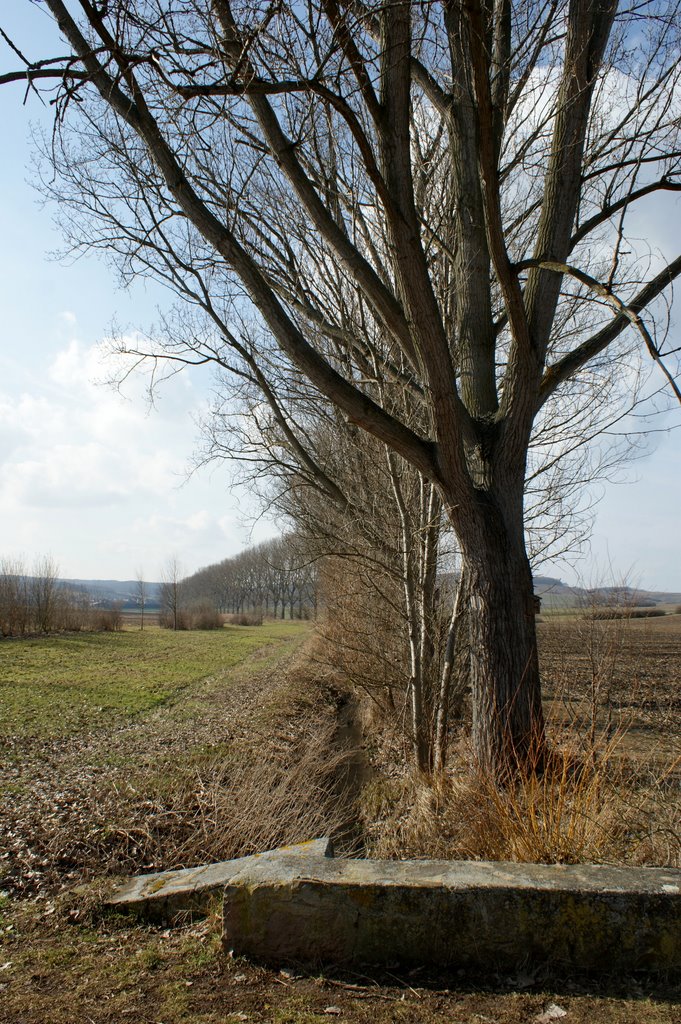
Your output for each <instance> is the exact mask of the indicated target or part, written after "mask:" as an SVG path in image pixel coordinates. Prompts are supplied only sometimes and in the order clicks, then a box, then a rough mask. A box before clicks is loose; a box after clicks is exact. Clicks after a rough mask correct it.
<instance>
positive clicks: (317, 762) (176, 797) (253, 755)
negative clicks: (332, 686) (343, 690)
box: [147, 679, 352, 864]
mask: <svg viewBox="0 0 681 1024" xmlns="http://www.w3.org/2000/svg"><path fill="white" fill-rule="evenodd" d="M336 730H337V722H336V716H335V701H334V698H333V694H331V693H329V692H325V693H320V691H319V690H318V689H317V688H315V687H314V686H313V684H311V683H307V684H301V681H300V680H299V679H298V680H297V681H296V685H295V688H294V687H293V685H292V684H291V683H289V685H288V686H286V687H283V688H280V689H278V690H277V692H276V694H275V695H274V697H273V698H272V699H271V700H270V701H269V702H267V703H266V704H265V706H264V707H262V708H261V709H260V711H259V713H258V715H257V717H256V718H255V719H254V720H253V721H252V722H251V723H250V724H249V729H248V732H247V733H246V734H245V735H243V736H242V737H240V738H239V739H238V740H237V742H235V743H232V745H231V746H230V748H229V749H228V750H226V751H220V752H218V753H214V752H211V753H209V754H208V755H206V756H201V755H198V756H197V755H195V756H194V757H193V758H192V759H191V760H190V761H188V763H187V764H185V765H183V766H181V767H180V768H179V770H177V771H176V772H174V774H173V776H172V778H171V779H165V778H163V777H160V778H159V780H158V788H157V789H156V790H155V791H154V790H153V787H152V792H151V796H150V798H151V800H152V801H153V802H154V803H156V805H157V806H159V807H161V806H162V807H164V808H165V813H166V817H167V818H168V819H169V821H170V827H169V828H167V829H166V833H165V841H166V842H169V843H170V844H171V845H172V849H173V851H174V854H173V856H174V859H175V861H177V862H178V863H184V864H197V863H198V864H202V863H206V862H210V861H214V860H226V859H229V858H232V857H240V856H245V855H247V854H250V853H255V852H259V851H262V850H268V849H272V848H275V847H277V846H283V845H288V844H290V843H296V842H303V841H306V840H308V839H310V838H315V837H317V836H320V835H330V834H331V835H334V836H336V837H338V836H340V835H341V834H342V833H343V832H344V831H346V830H347V828H348V823H349V820H350V819H351V817H352V814H351V810H350V804H351V801H352V795H351V788H350V780H349V778H348V765H349V760H348V758H349V752H348V751H347V750H346V749H342V748H339V747H338V745H337V743H336ZM147 839H148V840H150V841H152V842H153V838H152V836H150V835H149V836H147Z"/></svg>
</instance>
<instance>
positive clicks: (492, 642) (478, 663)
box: [460, 495, 545, 781]
mask: <svg viewBox="0 0 681 1024" xmlns="http://www.w3.org/2000/svg"><path fill="white" fill-rule="evenodd" d="M460 536H461V542H462V549H463V559H464V571H465V573H466V575H467V577H468V588H469V594H470V604H469V640H470V678H471V688H472V706H473V726H472V740H473V749H474V751H475V756H476V759H477V761H478V768H479V770H480V771H482V772H484V773H485V774H490V775H491V776H493V777H495V778H497V779H499V780H501V781H503V780H505V779H508V778H510V777H512V776H513V775H514V774H515V773H516V772H517V771H518V769H522V770H523V771H528V770H532V769H534V768H536V769H537V770H538V771H541V769H542V765H543V759H544V748H545V729H544V716H543V710H542V703H541V685H540V677H539V661H538V656H537V636H536V627H535V615H534V599H533V598H534V592H533V584H532V572H531V569H530V563H529V560H528V557H527V553H526V551H525V539H524V532H523V522H522V510H521V509H520V510H519V511H518V510H516V511H515V513H513V512H511V510H510V509H509V508H508V506H507V507H506V508H503V506H502V500H501V499H500V498H499V496H498V495H497V497H496V500H493V499H491V498H490V497H489V495H486V496H485V497H484V499H481V500H480V501H479V502H478V509H477V514H475V515H473V516H471V518H470V520H469V521H467V522H466V523H465V529H464V530H463V531H462V532H461V534H460Z"/></svg>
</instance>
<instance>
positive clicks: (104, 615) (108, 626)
mask: <svg viewBox="0 0 681 1024" xmlns="http://www.w3.org/2000/svg"><path fill="white" fill-rule="evenodd" d="M92 628H93V629H95V630H96V631H97V632H99V633H120V631H121V630H122V629H123V616H122V615H121V605H120V603H119V602H115V603H114V604H112V605H111V607H110V608H98V609H97V610H96V611H95V612H94V613H93V616H92Z"/></svg>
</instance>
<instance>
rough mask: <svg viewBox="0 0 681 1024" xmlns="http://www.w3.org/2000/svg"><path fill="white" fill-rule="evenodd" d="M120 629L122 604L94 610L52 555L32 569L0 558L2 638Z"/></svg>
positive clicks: (89, 598) (89, 597)
mask: <svg viewBox="0 0 681 1024" xmlns="http://www.w3.org/2000/svg"><path fill="white" fill-rule="evenodd" d="M120 628H121V606H120V603H118V602H113V603H112V604H111V605H110V606H109V607H108V608H101V607H94V606H93V603H92V597H91V595H90V594H89V593H88V592H87V590H86V589H85V588H82V587H74V586H71V585H69V584H66V583H63V582H62V581H61V580H60V579H59V568H58V566H57V564H56V562H55V561H54V560H53V559H52V558H50V557H49V556H43V557H41V558H38V559H37V560H36V562H35V563H34V564H33V565H32V566H31V568H30V570H29V569H27V567H26V566H25V564H24V562H23V561H22V560H21V559H18V558H6V557H4V558H0V636H4V637H8V636H26V635H28V634H32V633H56V632H60V631H62V630H81V629H87V630H92V629H96V630H118V629H120Z"/></svg>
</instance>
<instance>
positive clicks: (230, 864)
mask: <svg viewBox="0 0 681 1024" xmlns="http://www.w3.org/2000/svg"><path fill="white" fill-rule="evenodd" d="M289 855H290V856H293V857H306V858H308V857H311V858H312V859H313V860H314V861H315V862H316V861H318V860H320V859H321V860H322V861H323V860H324V858H330V857H333V842H332V840H331V839H330V838H328V837H322V838H320V839H312V840H309V841H308V842H305V843H296V844H294V845H291V846H282V847H279V848H278V849H276V850H266V851H264V852H263V853H255V854H252V855H250V856H247V857H238V858H236V859H234V860H225V861H219V862H217V863H215V864H202V865H200V866H199V867H195V868H181V869H179V870H176V871H158V872H154V873H153V874H147V875H133V876H132V877H130V878H126V879H124V880H123V881H122V882H120V883H119V884H118V885H117V886H116V887H115V889H114V891H113V893H112V894H111V895H110V896H109V898H108V899H107V900H106V902H105V904H104V906H105V907H107V908H109V909H112V910H117V911H119V912H120V911H129V912H134V913H138V914H140V915H143V916H145V917H149V918H154V919H165V920H167V919H169V918H171V917H174V916H176V915H177V914H181V913H186V912H191V913H196V914H200V913H205V912H206V911H207V910H208V908H209V907H210V904H211V903H212V901H213V900H214V898H215V897H216V896H221V895H222V892H223V890H224V888H225V886H226V885H227V884H229V883H230V882H233V881H234V880H235V879H236V878H238V876H239V875H240V874H241V872H242V871H244V870H247V869H248V868H249V867H252V866H254V865H255V864H258V863H268V862H271V861H273V860H277V859H278V858H279V857H282V856H289Z"/></svg>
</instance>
